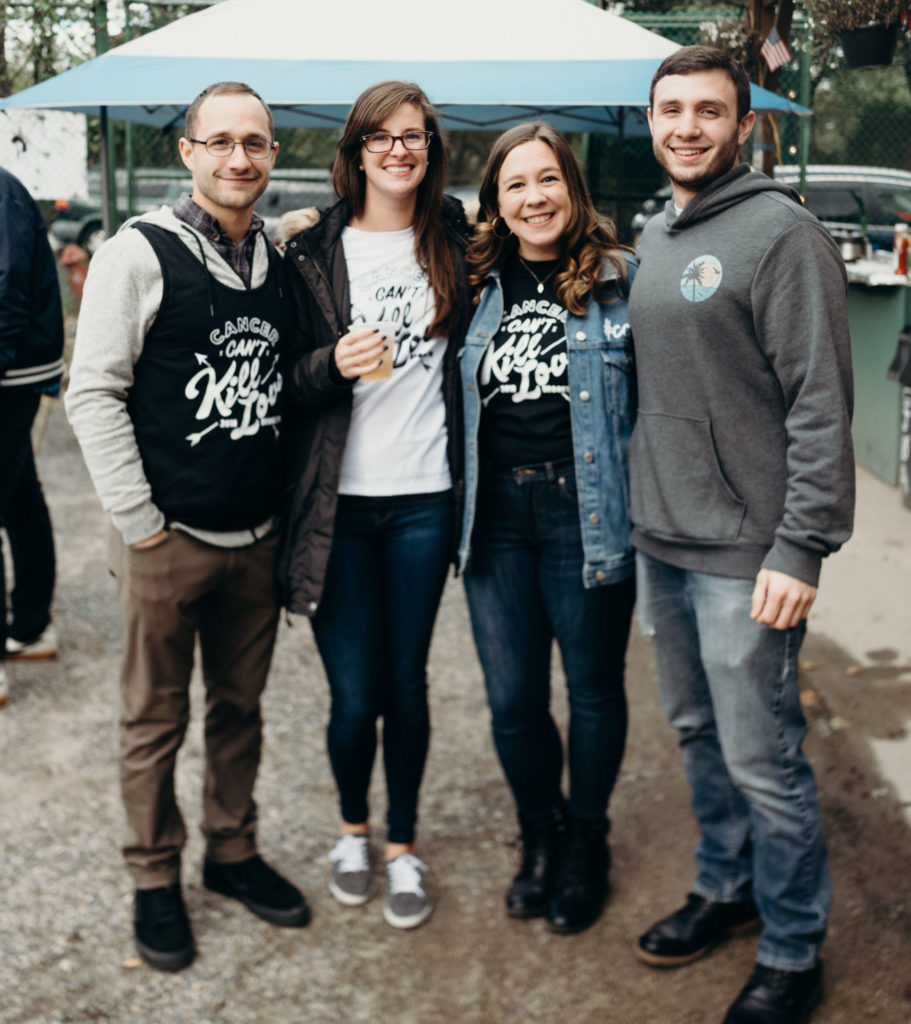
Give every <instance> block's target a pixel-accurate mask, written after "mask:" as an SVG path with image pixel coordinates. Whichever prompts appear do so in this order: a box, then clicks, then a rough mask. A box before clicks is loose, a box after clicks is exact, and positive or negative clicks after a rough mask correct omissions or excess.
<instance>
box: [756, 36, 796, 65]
mask: <svg viewBox="0 0 911 1024" xmlns="http://www.w3.org/2000/svg"><path fill="white" fill-rule="evenodd" d="M759 52H760V53H761V54H762V56H763V59H764V60H765V62H766V64H768V65H769V71H774V70H775V68H780V67H781V65H782V64H787V63H788V61H789V60H790V59H791V51H790V50H789V49H788V46H787V43H785V41H784V40H783V39H782V38H781V36H780V35H779V34H778V29H777V28H776V27H775V26H774V25H773V26H772V27H771V28H770V29H769V34H768V35H767V36H766V40H765V42H764V43H763V44H762V47H761V49H760V50H759Z"/></svg>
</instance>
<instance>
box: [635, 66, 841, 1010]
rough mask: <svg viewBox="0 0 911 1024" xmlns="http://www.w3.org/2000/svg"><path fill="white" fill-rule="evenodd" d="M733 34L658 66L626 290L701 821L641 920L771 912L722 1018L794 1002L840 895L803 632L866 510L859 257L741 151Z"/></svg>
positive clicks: (742, 110) (676, 692) (638, 475)
mask: <svg viewBox="0 0 911 1024" xmlns="http://www.w3.org/2000/svg"><path fill="white" fill-rule="evenodd" d="M749 107H750V86H749V81H748V79H747V77H746V74H745V72H744V71H743V68H742V67H741V66H740V64H739V63H738V62H737V61H735V60H734V59H733V58H731V57H730V55H728V54H726V53H724V52H722V51H720V50H714V49H710V48H707V47H684V48H683V49H681V50H678V51H677V52H676V53H674V54H673V55H671V56H670V57H668V58H667V59H666V60H665V61H664V62H663V63H662V65H661V66H660V67H659V69H658V71H657V72H656V74H655V77H654V79H653V81H652V92H651V96H650V109H649V125H650V127H651V131H652V140H653V147H654V152H655V155H656V157H657V159H658V161H659V163H661V165H662V166H663V167H664V169H665V170H666V171H667V173H668V176H669V177H670V180H671V185H672V190H673V196H672V199H671V200H670V201H669V202H668V204H667V208H666V210H665V212H664V215H663V216H662V215H659V216H656V217H655V218H653V220H652V221H650V222H649V224H648V225H647V227H646V229H645V232H644V233H643V236H642V240H641V245H640V251H639V258H640V269H639V272H638V274H637V275H636V281H635V284H634V285H633V289H632V295H631V300H630V323H631V326H632V331H633V337H634V343H635V349H636V360H637V372H638V377H639V396H640V408H639V418H638V421H637V425H636V429H635V433H634V435H633V438H632V441H631V445H630V481H631V483H630V492H631V496H630V498H631V516H632V520H633V526H634V530H633V543H634V545H635V546H636V548H637V559H638V568H639V578H640V591H639V600H640V617H641V620H642V624H643V627H644V629H645V631H646V633H647V634H649V635H650V636H652V637H653V641H654V649H655V659H656V665H657V671H658V679H659V688H660V693H661V699H662V703H663V706H664V709H665V712H666V714H667V716H668V718H669V720H670V722H671V724H672V725H673V726H674V727H675V728H676V729H677V730H678V736H679V740H680V746H681V751H682V754H683V762H684V768H685V771H686V774H687V779H688V782H689V785H690V789H691V792H692V803H693V810H694V813H695V815H696V818H697V821H698V824H699V828H700V833H701V837H700V842H699V844H698V846H697V848H696V863H697V868H698V874H697V877H696V880H695V882H694V884H693V887H692V892H691V893H690V894H689V896H688V898H687V903H686V906H685V907H683V908H682V909H680V910H679V911H677V912H676V913H674V914H672V915H671V916H669V917H667V918H665V919H663V920H661V921H659V922H658V923H657V924H655V925H654V926H653V927H652V928H651V929H649V931H648V932H646V933H645V934H644V935H643V936H642V937H641V938H640V939H639V940H638V942H637V944H636V947H635V951H636V954H637V956H638V957H639V958H640V959H641V960H643V961H644V962H645V963H647V964H650V965H653V966H661V967H674V966H679V965H682V964H686V963H689V962H691V961H692V960H694V959H696V958H697V957H699V956H701V955H702V954H703V953H705V952H707V951H708V950H709V949H710V948H711V947H712V946H714V945H716V944H717V943H718V942H720V941H722V940H723V939H725V938H727V937H728V936H729V935H730V934H731V932H732V931H734V930H736V929H738V928H741V927H749V926H751V925H752V924H753V923H754V922H756V921H757V920H758V921H761V925H762V934H761V937H760V940H759V948H758V952H757V964H756V967H755V970H754V972H753V974H752V976H751V977H750V979H749V981H748V982H747V984H746V986H745V987H744V989H743V990H742V991H741V993H740V994H739V996H738V997H737V998H736V1000H735V1001H734V1003H733V1005H732V1006H731V1007H730V1009H729V1011H728V1013H727V1016H726V1017H725V1018H724V1021H725V1024H799V1022H803V1021H805V1020H807V1019H809V1015H810V1013H811V1012H812V1009H813V1007H814V1006H815V1005H816V1003H817V1002H818V1001H819V998H820V993H821V962H820V959H819V956H820V948H821V946H822V942H823V938H824V936H825V930H826V920H827V915H828V910H829V904H830V899H831V887H830V881H829V873H828V867H827V858H826V849H825V840H824V837H823V830H822V824H821V819H820V808H819V800H818V796H817V791H816V784H815V780H814V778H813V773H812V770H811V768H810V765H809V763H808V762H807V759H806V757H805V756H804V754H803V752H802V750H801V744H802V741H803V737H804V734H805V732H806V722H805V720H804V717H803V714H802V711H801V706H800V700H799V694H798V685H797V655H798V650H799V648H800V644H801V641H802V639H803V635H804V631H805V626H806V616H807V613H808V612H809V610H810V607H811V605H812V603H813V600H814V597H815V595H816V586H817V582H818V577H819V569H820V563H821V561H822V559H823V558H824V557H825V556H826V555H827V554H829V553H831V552H833V551H836V550H837V549H838V548H839V547H840V545H841V544H843V543H844V542H845V541H846V540H847V538H848V537H849V536H850V533H851V526H852V515H853V502H854V462H853V454H852V447H851V434H850V416H851V403H852V382H851V359H850V339H849V336H848V324H847V311H846V280H845V271H844V264H843V262H842V260H841V257H840V255H839V252H838V249H837V248H836V246H835V244H834V243H833V241H832V239H831V238H830V237H829V235H828V234H827V232H826V231H825V229H824V228H823V227H822V225H821V224H820V223H819V222H818V221H817V220H816V218H815V217H813V216H812V215H811V214H809V213H808V212H807V211H806V210H804V208H803V207H802V206H801V205H800V202H799V198H798V197H797V195H796V194H795V193H793V192H792V191H791V190H790V189H788V188H786V187H783V186H781V185H778V184H777V183H775V182H774V181H771V180H770V179H769V178H767V177H765V176H764V175H762V174H759V173H756V172H754V171H752V170H751V168H750V167H749V166H747V165H744V164H741V165H739V166H738V164H737V160H738V153H739V150H740V147H741V146H742V145H743V143H744V142H746V140H747V138H748V137H749V135H750V132H751V130H752V127H753V121H754V118H755V115H754V114H753V112H752V111H751V110H750V109H749Z"/></svg>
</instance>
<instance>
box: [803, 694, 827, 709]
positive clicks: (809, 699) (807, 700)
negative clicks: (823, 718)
mask: <svg viewBox="0 0 911 1024" xmlns="http://www.w3.org/2000/svg"><path fill="white" fill-rule="evenodd" d="M800 703H801V704H802V705H803V707H805V708H818V707H819V705H820V704H821V703H822V701H821V700H820V699H819V694H818V693H817V692H816V691H815V690H801V691H800Z"/></svg>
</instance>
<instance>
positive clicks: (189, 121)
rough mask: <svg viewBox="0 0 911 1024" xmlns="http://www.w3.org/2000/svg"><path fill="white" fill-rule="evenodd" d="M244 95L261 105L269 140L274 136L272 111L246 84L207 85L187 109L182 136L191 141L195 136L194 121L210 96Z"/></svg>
mask: <svg viewBox="0 0 911 1024" xmlns="http://www.w3.org/2000/svg"><path fill="white" fill-rule="evenodd" d="M232 94H238V95H246V96H252V97H253V98H254V99H257V100H259V102H260V103H262V105H263V110H265V112H266V117H267V118H268V121H269V138H270V140H271V139H273V138H274V136H275V121H274V120H273V119H272V111H271V110H270V109H269V106H268V104H267V103H266V101H265V100H264V99H263V98H262V96H260V94H259V93H258V92H257V91H256V90H255V89H253V88H251V87H250V86H249V85H247V84H246V82H215V83H214V84H212V85H207V86H206V87H205V89H203V91H202V92H201V93H200V94H199V95H198V96H197V97H196V99H195V100H193V102H192V103H191V104H190V105H189V107H187V114H186V120H185V121H184V135H185V137H186V138H188V139H192V138H193V136H194V135H195V134H196V119H197V117H199V108H200V107H201V106H202V105H203V103H205V101H206V100H207V99H208V98H209V97H210V96H224V95H232Z"/></svg>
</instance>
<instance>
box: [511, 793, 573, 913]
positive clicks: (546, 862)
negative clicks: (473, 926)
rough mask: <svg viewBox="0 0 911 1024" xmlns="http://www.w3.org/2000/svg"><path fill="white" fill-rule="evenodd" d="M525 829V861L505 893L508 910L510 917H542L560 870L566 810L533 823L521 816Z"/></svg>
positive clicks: (521, 826) (523, 857)
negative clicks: (558, 862) (559, 860)
mask: <svg viewBox="0 0 911 1024" xmlns="http://www.w3.org/2000/svg"><path fill="white" fill-rule="evenodd" d="M519 827H520V828H521V830H522V835H521V842H522V864H521V866H520V867H519V873H518V874H517V875H516V877H515V878H514V879H513V882H512V885H511V886H510V889H509V892H507V894H506V913H507V914H509V916H510V917H542V916H543V915H544V914H546V913H547V908H548V906H549V904H550V896H551V891H552V889H553V883H554V877H555V875H556V872H557V859H558V857H559V852H560V845H561V839H562V835H563V828H564V822H563V811H562V809H561V810H558V811H554V813H553V815H552V816H551V817H550V818H548V819H547V820H546V821H544V822H533V821H531V820H530V819H528V818H526V817H525V816H524V815H522V814H520V815H519Z"/></svg>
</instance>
